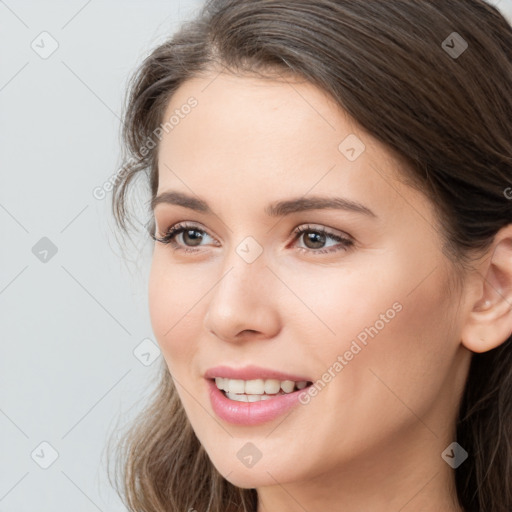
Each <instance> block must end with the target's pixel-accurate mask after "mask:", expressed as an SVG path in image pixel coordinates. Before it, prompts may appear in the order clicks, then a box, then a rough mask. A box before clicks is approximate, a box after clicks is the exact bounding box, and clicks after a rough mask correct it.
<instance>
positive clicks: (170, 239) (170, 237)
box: [151, 223, 354, 254]
mask: <svg viewBox="0 0 512 512" xmlns="http://www.w3.org/2000/svg"><path fill="white" fill-rule="evenodd" d="M192 230H195V231H198V232H200V233H203V234H207V235H208V233H207V232H206V231H204V230H203V229H200V228H199V226H196V225H194V224H187V223H179V224H175V225H174V226H172V227H171V228H169V229H168V230H167V232H166V233H165V235H164V236H163V237H161V238H159V237H157V236H155V235H153V234H151V238H152V239H153V240H154V241H155V242H160V243H162V244H166V245H167V244H169V245H171V246H172V247H173V248H174V250H175V251H184V252H186V253H195V252H199V251H201V249H199V248H192V247H187V246H184V247H183V246H180V245H179V244H177V243H176V242H175V240H174V239H175V238H176V237H177V236H178V235H179V234H181V233H183V232H184V231H192ZM310 232H311V233H319V234H321V235H325V236H326V237H329V238H332V239H333V240H335V241H336V242H339V243H340V244H341V245H342V247H341V248H337V249H308V248H306V247H297V249H299V250H300V251H302V252H306V253H313V254H318V253H321V254H327V253H336V252H339V251H347V250H348V249H350V248H351V247H352V246H353V245H354V241H353V240H351V239H349V238H345V237H341V236H339V235H335V234H334V233H331V232H329V231H327V230H325V229H324V228H316V227H313V226H310V225H307V226H300V227H298V228H296V229H295V230H294V235H295V237H294V239H293V241H294V242H295V241H296V240H298V239H299V238H300V237H301V235H302V234H304V233H310ZM208 236H211V235H208Z"/></svg>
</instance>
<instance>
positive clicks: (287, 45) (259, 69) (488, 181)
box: [109, 0, 512, 512]
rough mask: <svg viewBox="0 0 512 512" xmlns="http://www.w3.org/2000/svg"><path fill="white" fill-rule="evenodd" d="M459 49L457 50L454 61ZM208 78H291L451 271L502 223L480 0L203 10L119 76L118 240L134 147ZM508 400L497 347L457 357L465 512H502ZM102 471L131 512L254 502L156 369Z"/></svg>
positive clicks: (505, 158)
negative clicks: (411, 191) (372, 157)
mask: <svg viewBox="0 0 512 512" xmlns="http://www.w3.org/2000/svg"><path fill="white" fill-rule="evenodd" d="M454 32H457V34H458V35H455V34H453V33H454ZM459 37H460V38H462V39H458V38H459ZM454 38H455V39H454ZM462 40H463V41H465V43H466V44H467V48H466V49H465V51H463V52H462V53H460V51H458V52H457V54H455V53H454V51H455V50H458V49H461V48H462V49H463V48H464V47H463V46H461V42H462ZM219 69H224V70H228V71H229V72H232V73H240V74H242V75H248V74H255V73H256V74H259V75H261V76H262V77H269V78H272V77H274V78H275V77H276V76H281V74H292V75H293V76H297V77H300V78H302V79H305V80H307V81H309V82H310V83H312V84H314V85H316V86H318V87H320V88H321V89H322V90H323V91H325V92H327V93H328V94H329V95H330V96H331V97H332V98H333V99H334V100H335V101H336V102H337V103H338V104H339V106H340V107H342V108H343V109H345V111H347V112H348V114H349V115H350V116H351V117H352V118H353V119H354V120H355V121H356V122H357V123H359V125H360V126H361V127H362V128H363V129H364V130H366V131H367V132H369V133H370V134H371V135H372V136H373V137H375V138H376V139H378V140H379V141H381V142H382V143H384V144H385V145H386V147H387V148H389V150H390V151H392V152H393V153H394V154H396V155H397V156H398V157H399V158H400V159H401V160H402V161H403V162H405V163H406V164H407V165H406V166H405V167H404V169H405V170H404V171H403V173H404V179H405V180H406V181H407V182H408V183H409V184H411V185H412V186H414V187H416V188H418V189H419V190H421V191H423V192H424V193H425V195H426V196H427V197H428V198H429V199H430V200H431V201H432V203H433V204H434V205H435V206H436V211H437V212H438V216H439V220H440V225H441V226H442V227H443V233H442V235H443V238H444V240H445V241H446V248H447V249H448V253H447V254H449V255H450V256H451V258H452V259H453V261H454V263H456V264H457V265H461V266H465V265H466V264H468V262H470V261H471V258H470V256H471V255H472V254H474V252H475V251H480V250H485V249H486V248H488V247H489V246H490V244H491V243H492V241H493V238H494V236H495V234H496V233H497V232H498V230H500V229H501V228H503V227H504V226H506V225H508V224H511V223H512V201H511V200H510V197H511V196H512V189H511V188H507V187H511V186H512V122H511V121H512V27H511V25H510V24H509V23H508V22H507V20H506V19H505V18H504V17H503V15H502V14H501V13H500V12H499V11H498V10H497V9H496V8H495V7H492V6H491V5H490V4H488V3H486V2H484V1H483V0H393V1H384V0H381V1H377V0H315V1H314V2H311V1H309V0H211V1H209V2H207V3H206V4H205V5H204V7H203V9H202V10H201V11H200V12H199V13H198V14H197V15H196V17H195V18H194V19H192V20H189V21H188V22H186V23H184V24H183V25H182V26H181V28H180V29H179V30H178V31H177V32H176V33H175V34H174V35H172V37H171V38H170V39H168V40H167V41H166V42H165V43H164V44H161V45H159V46H158V47H157V48H155V49H154V50H153V51H152V52H151V53H150V54H149V55H148V56H147V58H145V60H144V61H143V62H142V64H141V65H140V67H139V68H138V69H137V70H136V72H135V73H134V74H133V76H132V77H131V81H130V84H129V91H128V94H127V100H126V104H125V109H124V115H123V121H124V124H123V133H122V135H123V148H124V150H125V151H124V155H123V162H124V166H123V172H122V173H119V176H118V177H117V179H116V181H115V183H114V189H113V192H112V208H113V214H114V217H115V219H116V222H117V226H118V227H119V228H120V230H121V231H124V232H127V231H128V224H132V225H133V223H132V222H131V220H130V218H131V215H130V211H129V208H128V201H127V192H128V190H129V189H130V188H132V184H133V181H134V178H135V177H136V176H139V175H140V176H142V177H143V179H144V181H145V182H146V183H147V184H148V185H149V188H150V191H151V196H152V197H154V196H155V194H156V191H157V188H158V169H157V163H156V162H157V160H156V155H157V151H158V144H156V146H155V147H151V148H150V149H148V147H149V145H148V140H150V139H152V137H154V134H155V130H156V129H158V127H159V126H160V125H161V123H162V118H163V113H164V111H165V108H166V106H167V105H168V102H169V100H170V97H171V96H172V95H173V93H174V92H175V91H176V90H177V89H178V88H179V87H180V86H181V85H182V84H183V83H184V82H185V81H186V80H188V79H191V78H194V77H197V76H200V75H203V74H207V73H212V72H214V71H216V70H219ZM506 190H509V191H510V195H509V196H508V197H507V193H506ZM152 229H154V225H153V227H152V228H150V231H151V230H152ZM511 397H512V337H511V338H509V339H508V340H504V343H502V344H501V345H500V346H499V347H497V348H495V349H493V350H491V351H489V352H486V353H481V354H480V353H477V354H472V361H471V367H470V370H469V375H468V380H467V383H466V387H465V391H464V394H463V398H462V401H461V404H460V410H459V415H458V420H457V425H456V434H457V441H458V442H459V443H460V444H461V445H462V446H464V447H465V448H466V449H467V451H468V452H469V458H468V459H467V460H466V461H465V462H464V463H463V464H462V465H461V466H459V467H458V468H457V469H456V470H455V480H456V488H457V496H458V500H459V503H460V505H461V506H462V507H463V508H464V509H465V510H466V511H467V512H510V511H511V510H512V471H511V470H512V398H511ZM109 468H110V464H109ZM114 469H115V475H114V476H113V480H114V486H115V487H116V489H117V490H118V493H119V494H120V496H121V497H122V499H123V501H124V503H125V504H126V506H127V507H128V509H129V510H130V511H133V512H175V511H176V512H178V511H179V512H185V511H189V510H198V511H200V512H203V511H208V512H240V511H242V510H243V511H245V512H255V511H256V508H257V494H256V491H255V490H254V489H239V488H237V487H235V486H234V485H232V484H231V483H229V482H228V481H227V480H225V479H224V478H223V477H222V476H221V475H220V474H219V473H218V472H217V470H216V469H215V468H214V466H213V464H212V463H211V462H210V460H209V458H208V456H207V454H206V453H205V451H204V449H203V448H202V446H201V444H200V443H199V441H198V439H197V438H196V436H195V434H194V431H193V429H192V427H191V425H190V423H189V421H188V419H187V417H186V415H185V412H184V409H183V407H182V405H181V403H180V400H179V398H178V394H177V391H176V389H175V388H174V385H173V382H172V379H171V376H170V374H169V372H168V369H167V367H166V365H165V364H162V368H161V373H160V381H159V382H158V385H157V386H156V389H155V391H154V394H153V396H152V397H151V400H150V403H149V404H148V405H147V407H146V408H144V409H143V410H142V411H141V412H140V415H139V416H138V417H137V418H136V419H135V421H133V422H132V423H131V424H130V425H128V429H127V430H126V432H124V433H123V437H122V439H121V440H120V441H119V442H116V458H115V468H114ZM109 475H110V473H109ZM109 478H110V476H109ZM111 483H112V479H111Z"/></svg>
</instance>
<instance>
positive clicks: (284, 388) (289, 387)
mask: <svg viewBox="0 0 512 512" xmlns="http://www.w3.org/2000/svg"><path fill="white" fill-rule="evenodd" d="M215 385H216V386H217V388H218V389H219V390H220V391H223V392H224V395H225V396H226V397H227V398H229V400H234V401H236V402H259V401H261V400H270V399H272V398H274V397H276V396H279V395H284V394H288V393H293V392H294V391H299V390H301V389H304V388H305V387H306V386H307V385H308V382H307V381H305V380H301V381H298V382H296V381H293V380H283V381H279V380H277V379H254V380H242V379H227V378H223V377H216V378H215Z"/></svg>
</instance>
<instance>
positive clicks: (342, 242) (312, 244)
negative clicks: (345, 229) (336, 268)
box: [294, 225, 354, 254]
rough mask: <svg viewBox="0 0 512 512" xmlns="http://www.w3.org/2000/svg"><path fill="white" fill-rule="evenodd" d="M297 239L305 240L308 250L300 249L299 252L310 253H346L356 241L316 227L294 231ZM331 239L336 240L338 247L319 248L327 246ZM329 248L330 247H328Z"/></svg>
mask: <svg viewBox="0 0 512 512" xmlns="http://www.w3.org/2000/svg"><path fill="white" fill-rule="evenodd" d="M294 233H295V239H294V240H297V239H301V238H302V239H304V241H305V244H306V248H303V247H298V249H299V250H301V251H305V252H309V253H313V254H316V253H320V254H326V253H334V252H338V251H346V250H348V249H349V248H350V247H352V246H353V245H354V241H353V240H352V239H351V238H349V237H348V235H346V236H340V235H337V234H335V233H331V232H330V231H328V230H326V229H325V228H323V227H315V226H310V225H307V226H300V227H298V228H297V229H295V231H294ZM305 235H306V236H305ZM328 238H330V239H331V240H335V241H336V242H338V247H336V244H334V246H333V245H331V246H330V248H324V247H319V245H320V246H323V245H325V243H326V240H327V239H328ZM328 247H329V246H328Z"/></svg>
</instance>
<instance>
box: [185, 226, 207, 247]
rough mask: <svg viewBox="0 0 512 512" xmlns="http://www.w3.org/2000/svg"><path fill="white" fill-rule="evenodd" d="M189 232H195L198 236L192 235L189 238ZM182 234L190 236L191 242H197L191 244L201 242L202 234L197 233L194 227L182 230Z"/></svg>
mask: <svg viewBox="0 0 512 512" xmlns="http://www.w3.org/2000/svg"><path fill="white" fill-rule="evenodd" d="M190 233H195V234H196V235H198V236H197V237H194V236H192V237H191V238H190V236H189V235H190ZM183 234H184V235H186V236H187V237H188V238H190V239H191V240H192V241H193V242H197V243H193V244H191V245H199V244H200V243H201V239H202V236H201V234H200V233H199V231H197V230H196V229H188V230H187V231H184V232H183Z"/></svg>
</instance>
